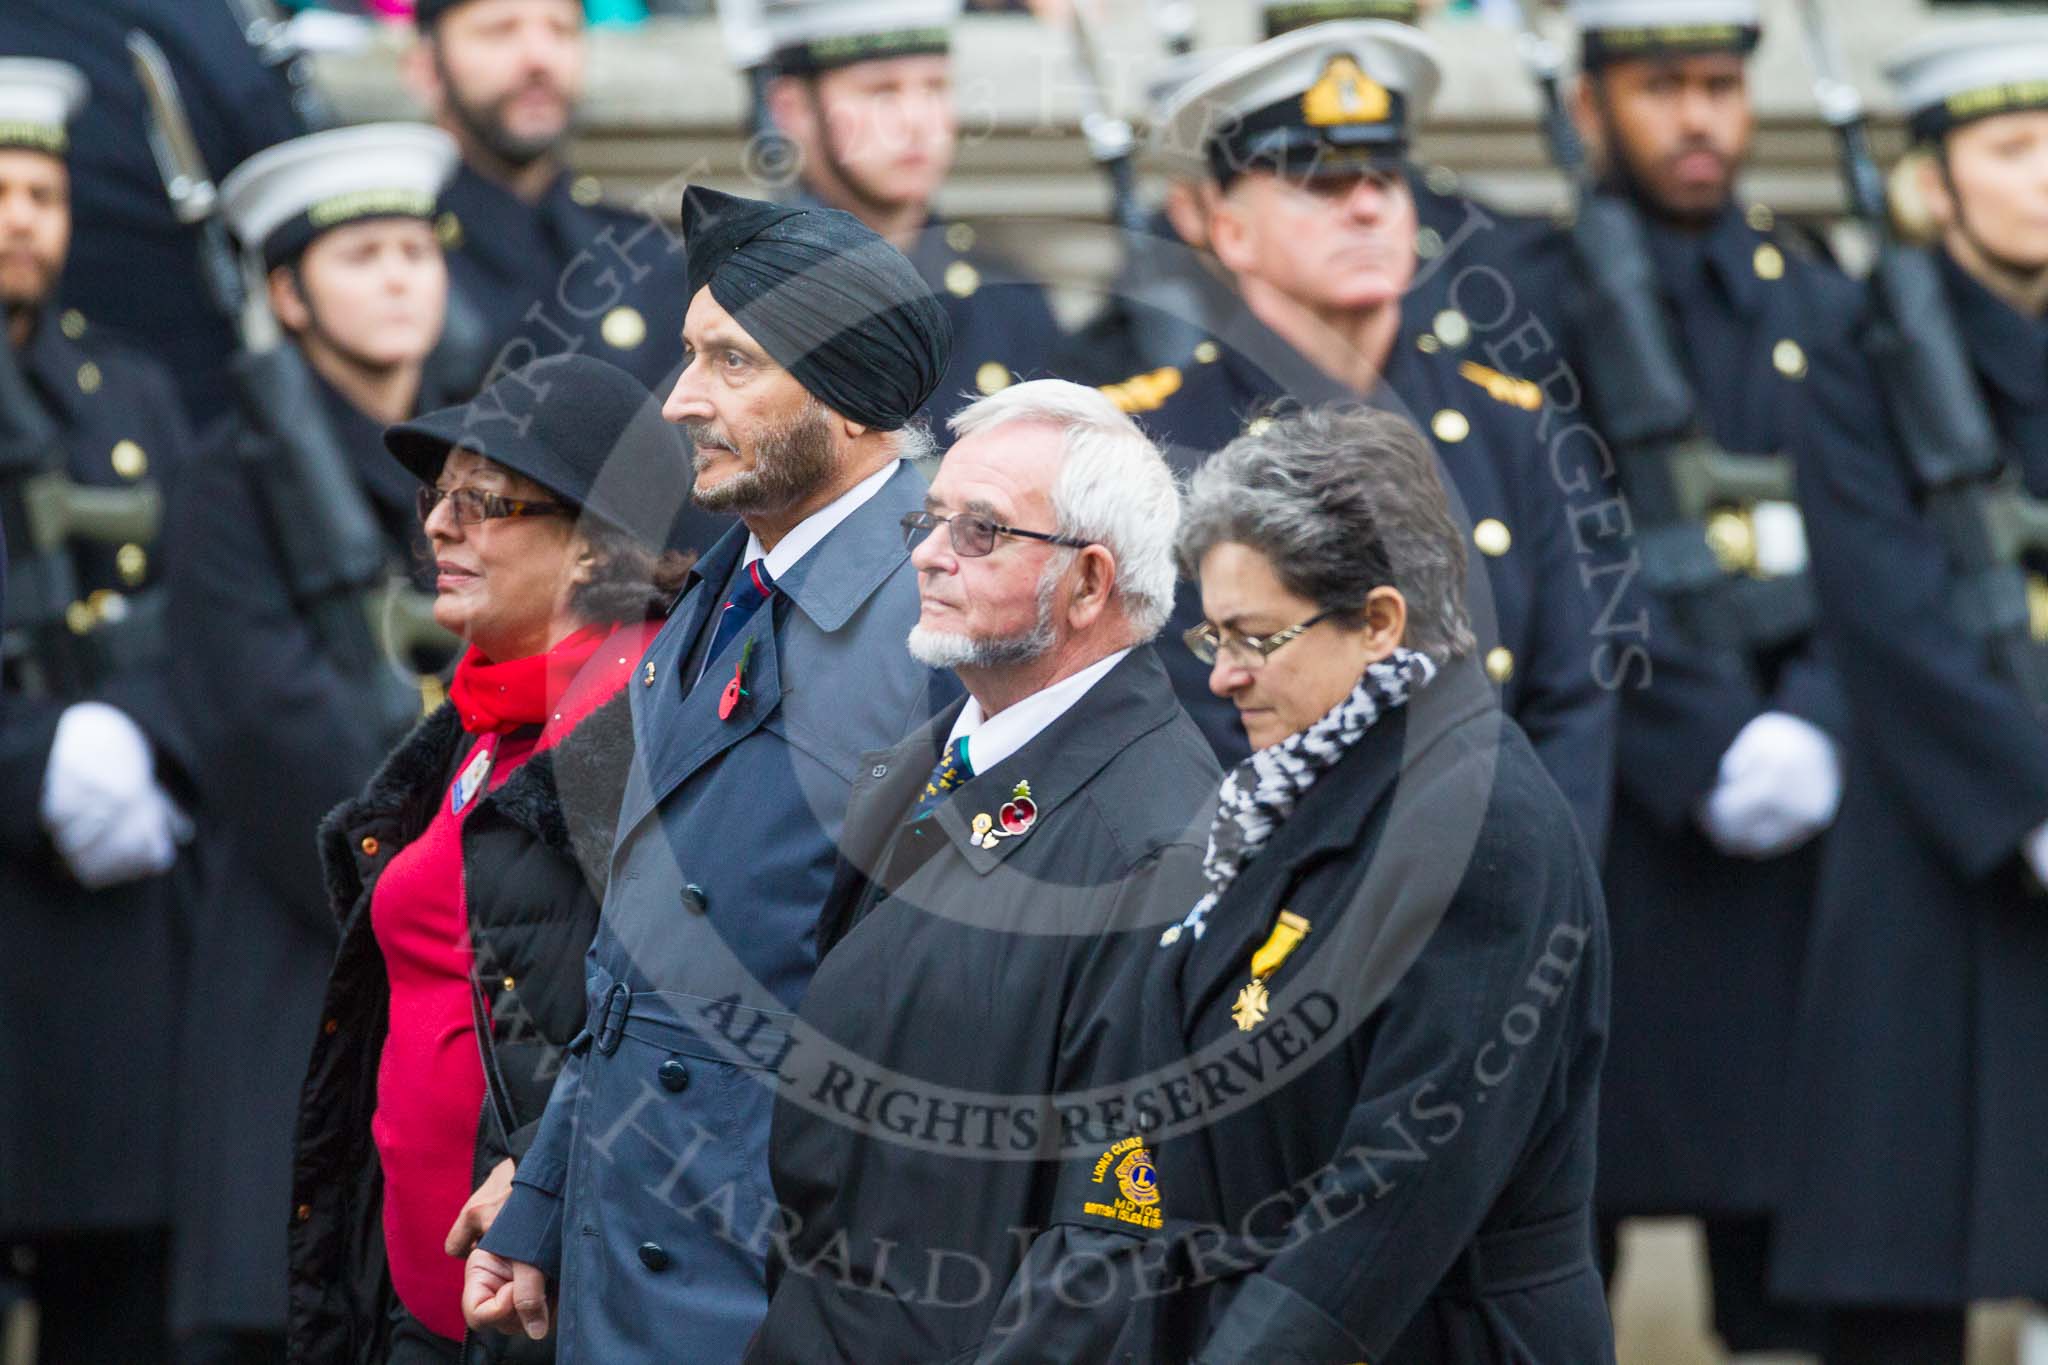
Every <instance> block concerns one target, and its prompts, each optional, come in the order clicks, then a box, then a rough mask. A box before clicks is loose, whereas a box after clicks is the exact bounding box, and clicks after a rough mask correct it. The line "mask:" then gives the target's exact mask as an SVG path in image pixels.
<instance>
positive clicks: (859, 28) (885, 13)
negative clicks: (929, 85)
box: [761, 0, 961, 76]
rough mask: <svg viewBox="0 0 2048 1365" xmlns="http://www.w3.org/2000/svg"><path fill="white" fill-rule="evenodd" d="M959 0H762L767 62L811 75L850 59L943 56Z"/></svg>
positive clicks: (788, 73)
mask: <svg viewBox="0 0 2048 1365" xmlns="http://www.w3.org/2000/svg"><path fill="white" fill-rule="evenodd" d="M960 3H961V0H764V3H763V4H762V6H761V26H762V27H763V28H764V29H766V30H767V33H768V42H769V48H770V54H771V55H770V56H769V59H768V60H769V65H770V66H772V67H773V68H774V69H775V70H776V71H778V72H780V73H781V74H783V75H786V76H815V75H818V74H820V73H821V72H826V71H832V70H836V69H837V68H839V67H842V66H851V65H853V64H854V63H855V62H872V61H881V60H884V59H885V58H890V57H925V56H944V55H946V54H947V53H949V52H951V51H952V50H953V25H954V23H955V22H956V21H957V20H958V19H959V17H960Z"/></svg>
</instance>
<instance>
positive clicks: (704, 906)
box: [683, 882, 711, 915]
mask: <svg viewBox="0 0 2048 1365" xmlns="http://www.w3.org/2000/svg"><path fill="white" fill-rule="evenodd" d="M683 909H685V910H687V911H689V912H690V913H691V914H693V915H702V914H705V913H706V912H708V911H709V910H710V909H711V897H709V896H707V895H705V894H704V888H703V887H701V886H699V885H697V883H695V882H690V883H688V884H687V885H685V886H684V887H683Z"/></svg>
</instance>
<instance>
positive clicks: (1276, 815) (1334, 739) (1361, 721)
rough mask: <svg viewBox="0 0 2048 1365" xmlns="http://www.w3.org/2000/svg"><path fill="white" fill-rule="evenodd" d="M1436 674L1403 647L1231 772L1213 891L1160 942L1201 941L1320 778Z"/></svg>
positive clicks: (1214, 855) (1206, 868) (1209, 863)
mask: <svg viewBox="0 0 2048 1365" xmlns="http://www.w3.org/2000/svg"><path fill="white" fill-rule="evenodd" d="M1435 676H1436V664H1435V663H1434V662H1433V661H1432V660H1431V659H1430V657H1429V656H1428V655H1426V654H1418V653H1417V652H1415V651H1414V650H1412V649H1396V650H1395V651H1394V652H1393V653H1392V654H1390V655H1388V656H1387V657H1386V658H1385V659H1382V660H1380V661H1379V662H1378V663H1376V664H1371V665H1369V666H1368V667H1367V668H1366V670H1365V676H1364V677H1362V678H1360V679H1359V680H1358V686H1356V687H1354V688H1352V689H1351V693H1350V695H1349V696H1347V697H1345V698H1344V700H1343V701H1340V702H1338V703H1337V705H1336V706H1335V707H1333V708H1332V709H1331V710H1330V713H1329V714H1328V715H1326V716H1324V717H1323V718H1322V719H1321V720H1319V721H1317V722H1316V723H1315V724H1314V725H1311V726H1309V727H1308V729H1306V730H1302V731H1300V732H1298V733H1296V734H1292V735H1289V736H1288V737H1287V738H1286V739H1284V740H1282V741H1281V742H1280V743H1278V744H1275V745H1273V746H1272V747H1271V748H1267V749H1261V750H1259V751H1258V752H1257V753H1255V754H1253V755H1252V756H1251V757H1250V758H1247V759H1246V760H1245V761H1244V762H1242V763H1240V764H1238V765H1237V767H1236V768H1234V769H1232V770H1231V774H1230V776H1229V777H1227V778H1225V779H1224V780H1223V791H1222V795H1221V797H1220V799H1219V801H1218V804H1217V807H1216V819H1215V822H1214V823H1213V824H1211V825H1210V827H1209V852H1208V854H1207V855H1206V856H1205V857H1204V858H1203V859H1202V876H1203V878H1204V879H1206V880H1207V881H1208V883H1209V892H1208V894H1207V895H1205V896H1203V897H1202V899H1201V900H1200V901H1198V902H1197V903H1196V905H1195V908H1194V909H1192V910H1190V911H1188V913H1187V917H1186V918H1185V919H1183V920H1181V922H1180V923H1178V924H1175V925H1172V926H1171V927H1169V928H1168V929H1167V930H1166V932H1165V933H1163V934H1161V935H1160V936H1159V946H1160V947H1162V948H1166V947H1171V946H1172V945H1173V944H1175V943H1177V942H1179V941H1180V939H1181V938H1182V937H1183V936H1184V935H1186V934H1188V933H1190V932H1192V934H1193V935H1194V937H1196V938H1200V937H1201V936H1202V934H1203V932H1204V931H1205V930H1207V928H1208V927H1209V911H1210V910H1211V909H1213V908H1214V907H1215V905H1216V902H1217V901H1218V900H1220V899H1222V896H1223V893H1224V892H1225V891H1227V890H1229V889H1230V884H1231V883H1232V882H1233V881H1235V880H1237V874H1238V873H1239V872H1241V871H1242V870H1243V869H1244V867H1245V864H1247V863H1249V862H1251V860H1252V859H1254V858H1256V857H1258V856H1259V851H1260V850H1261V849H1263V848H1264V847H1265V846H1266V843H1267V841H1268V840H1270V839H1271V838H1272V837H1273V831H1274V830H1276V829H1278V828H1280V826H1281V824H1282V823H1284V822H1285V821H1286V819H1287V817H1288V816H1289V815H1291V814H1292V813H1293V811H1294V808H1295V807H1296V806H1297V805H1299V804H1301V798H1302V797H1303V796H1305V795H1307V794H1308V790H1309V788H1311V787H1313V786H1315V784H1316V780H1317V779H1318V778H1320V777H1321V776H1322V775H1323V774H1324V773H1326V772H1328V771H1329V770H1330V769H1332V768H1334V767H1336V766H1337V760H1339V759H1341V758H1342V757H1344V755H1345V754H1346V753H1347V752H1349V751H1350V749H1351V746H1352V745H1354V744H1356V743H1358V741H1359V739H1360V737H1361V736H1363V735H1364V734H1365V732H1366V731H1368V730H1370V729H1372V727H1373V726H1374V725H1376V724H1378V723H1379V721H1380V719H1381V717H1383V716H1385V715H1386V714H1387V713H1388V712H1390V711H1394V710H1396V709H1398V708H1400V707H1401V706H1403V705H1405V704H1406V703H1407V702H1408V700H1409V698H1411V697H1413V696H1414V695H1415V694H1416V693H1417V692H1420V691H1421V690H1422V689H1423V688H1425V687H1427V686H1428V685H1429V682H1430V680H1431V679H1432V678H1434V677H1435Z"/></svg>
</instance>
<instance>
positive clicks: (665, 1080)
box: [655, 1057, 690, 1092]
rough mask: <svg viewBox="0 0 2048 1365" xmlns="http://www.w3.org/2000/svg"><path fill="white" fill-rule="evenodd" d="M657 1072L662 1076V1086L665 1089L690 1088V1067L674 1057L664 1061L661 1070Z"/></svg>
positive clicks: (682, 1089) (678, 1089)
mask: <svg viewBox="0 0 2048 1365" xmlns="http://www.w3.org/2000/svg"><path fill="white" fill-rule="evenodd" d="M655 1074H656V1075H657V1076H659V1077H661V1088H662V1089H664V1090H669V1091H676V1092H681V1091H684V1090H688V1089H689V1088H690V1068H688V1067H687V1066H684V1065H683V1064H682V1063H681V1062H679V1061H677V1060H676V1059H675V1058H673V1057H671V1058H669V1059H668V1060H667V1061H665V1062H663V1063H662V1064H661V1070H659V1071H658V1072H656V1073H655Z"/></svg>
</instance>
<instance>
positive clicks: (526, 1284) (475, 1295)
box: [462, 1172, 553, 1341]
mask: <svg viewBox="0 0 2048 1365" xmlns="http://www.w3.org/2000/svg"><path fill="white" fill-rule="evenodd" d="M495 1174H496V1173H495V1172H493V1175H495ZM550 1308H551V1305H550V1304H549V1303H548V1278H547V1276H546V1275H544V1274H542V1273H541V1271H540V1270H539V1268H538V1267H535V1266H530V1265H527V1264H526V1263H525V1262H523V1261H508V1260H506V1259H505V1258H504V1257H503V1256H493V1255H492V1254H491V1253H490V1252H488V1251H485V1250H484V1249H483V1248H482V1247H478V1248H477V1249H476V1250H475V1251H472V1252H470V1253H469V1264H468V1266H467V1267H466V1268H465V1269H464V1270H463V1274H462V1320H463V1321H464V1322H466V1323H468V1324H469V1327H470V1330H471V1331H475V1332H484V1331H490V1330H493V1329H495V1330H496V1331H499V1332H502V1333H504V1334H505V1335H506V1336H508V1337H516V1336H518V1335H519V1334H520V1333H521V1332H524V1333H526V1335H527V1336H529V1337H531V1338H532V1339H533V1340H535V1341H539V1340H541V1339H542V1338H544V1337H546V1336H547V1334H548V1333H549V1332H550V1331H552V1330H553V1323H552V1322H550V1321H549V1319H550V1317H551V1313H550Z"/></svg>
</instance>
